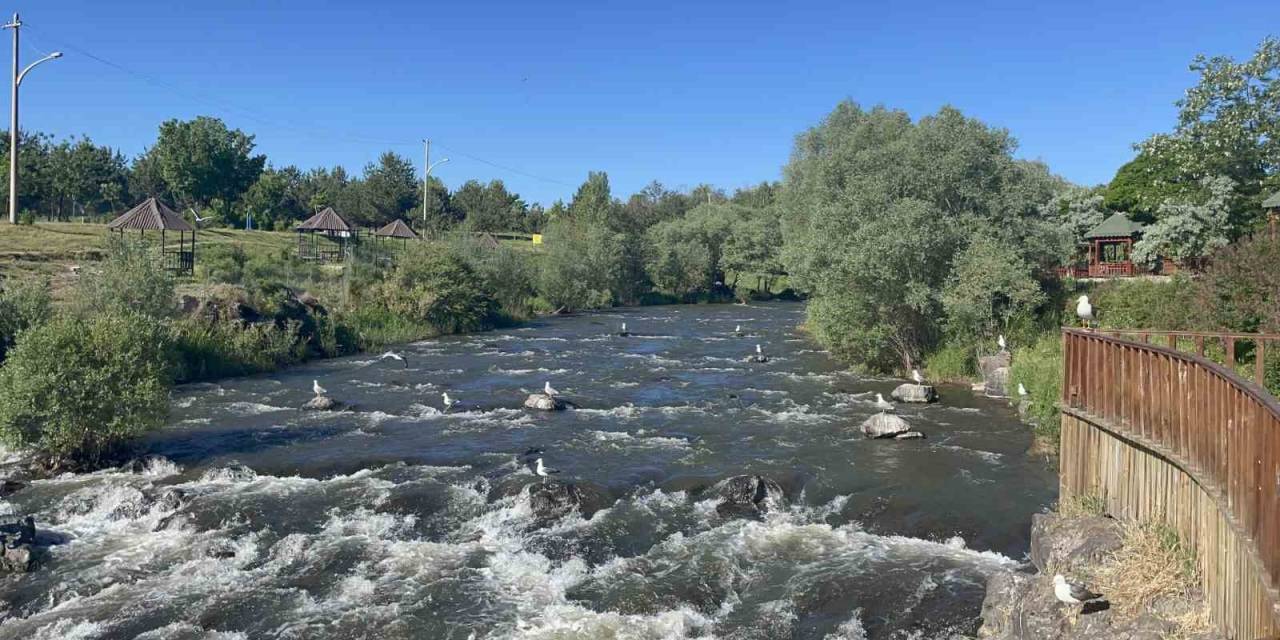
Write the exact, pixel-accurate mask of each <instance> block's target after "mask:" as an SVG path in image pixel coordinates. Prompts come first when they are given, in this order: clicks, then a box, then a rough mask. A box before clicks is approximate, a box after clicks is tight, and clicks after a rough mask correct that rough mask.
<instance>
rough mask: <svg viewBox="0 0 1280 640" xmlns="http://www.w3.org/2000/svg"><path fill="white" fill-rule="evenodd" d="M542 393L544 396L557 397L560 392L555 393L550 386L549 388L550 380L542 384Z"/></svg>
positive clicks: (553, 388)
mask: <svg viewBox="0 0 1280 640" xmlns="http://www.w3.org/2000/svg"><path fill="white" fill-rule="evenodd" d="M542 393H544V394H546V395H549V396H558V395H560V392H559V391H556V389H555V387H552V386H551V381H550V380H548V381H546V382H544V383H542Z"/></svg>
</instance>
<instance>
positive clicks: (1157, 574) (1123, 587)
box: [1094, 524, 1211, 638]
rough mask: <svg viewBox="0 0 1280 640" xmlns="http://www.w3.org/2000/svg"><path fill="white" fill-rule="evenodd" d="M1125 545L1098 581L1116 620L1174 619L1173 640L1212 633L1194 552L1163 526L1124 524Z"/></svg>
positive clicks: (1097, 574)
mask: <svg viewBox="0 0 1280 640" xmlns="http://www.w3.org/2000/svg"><path fill="white" fill-rule="evenodd" d="M1124 527H1125V528H1124V545H1123V546H1122V547H1121V548H1120V549H1119V550H1118V551H1117V552H1116V553H1115V554H1114V555H1113V556H1112V557H1111V558H1109V559H1108V561H1107V562H1106V563H1104V564H1103V565H1102V566H1101V567H1100V568H1099V569H1098V571H1097V572H1096V575H1095V576H1094V578H1095V580H1096V584H1097V586H1098V588H1099V590H1100V591H1101V592H1102V593H1103V594H1105V595H1106V596H1107V599H1108V600H1109V601H1110V602H1111V605H1112V606H1113V607H1115V609H1116V612H1117V615H1118V616H1120V617H1122V618H1126V617H1136V616H1139V615H1141V614H1143V613H1146V612H1148V611H1152V610H1157V612H1158V613H1161V614H1162V617H1164V615H1163V614H1166V613H1167V614H1169V615H1170V617H1171V622H1173V623H1174V624H1175V625H1176V627H1177V634H1176V635H1175V636H1172V637H1174V638H1179V637H1186V636H1189V635H1191V634H1194V633H1197V632H1201V631H1206V630H1209V629H1210V628H1211V625H1210V622H1209V610H1208V603H1206V602H1205V601H1204V599H1203V597H1202V596H1201V595H1199V587H1200V572H1199V568H1198V564H1197V562H1196V558H1195V553H1194V551H1193V550H1191V549H1189V548H1188V547H1187V546H1186V545H1184V544H1182V541H1181V540H1180V539H1179V537H1178V534H1177V532H1176V531H1174V530H1173V529H1172V528H1170V527H1168V526H1166V525H1163V524H1125V525H1124Z"/></svg>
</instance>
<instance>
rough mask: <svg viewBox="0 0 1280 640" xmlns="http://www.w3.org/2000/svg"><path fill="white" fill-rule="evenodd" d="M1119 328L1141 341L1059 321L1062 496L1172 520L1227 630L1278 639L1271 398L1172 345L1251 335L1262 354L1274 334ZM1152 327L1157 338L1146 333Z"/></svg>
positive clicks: (1278, 504) (1140, 517)
mask: <svg viewBox="0 0 1280 640" xmlns="http://www.w3.org/2000/svg"><path fill="white" fill-rule="evenodd" d="M1117 333H1120V334H1125V335H1134V336H1137V337H1138V338H1139V339H1138V340H1130V339H1126V338H1122V337H1118V336H1115V335H1106V334H1105V333H1101V332H1095V331H1088V330H1080V329H1065V330H1064V331H1063V347H1064V350H1063V357H1064V363H1063V368H1064V374H1063V385H1062V459H1061V467H1062V468H1061V489H1062V496H1063V498H1069V497H1072V496H1085V495H1090V496H1097V497H1100V498H1102V499H1103V500H1104V502H1105V504H1106V508H1107V511H1108V513H1110V514H1111V515H1113V516H1115V517H1118V518H1122V519H1127V520H1132V521H1142V522H1152V521H1157V522H1163V523H1165V524H1167V525H1169V526H1171V527H1173V528H1175V529H1176V530H1177V531H1178V533H1179V534H1180V535H1181V537H1182V539H1183V540H1184V541H1186V542H1187V543H1188V544H1189V545H1190V546H1191V547H1192V548H1193V549H1194V550H1195V551H1196V553H1197V557H1198V559H1199V563H1200V569H1201V575H1202V582H1203V587H1204V591H1205V595H1206V597H1207V599H1208V601H1209V604H1210V611H1211V615H1212V617H1213V620H1214V621H1215V622H1216V623H1217V625H1218V626H1219V628H1220V629H1222V631H1223V632H1224V633H1226V634H1227V636H1228V637H1230V638H1242V639H1247V640H1252V639H1255V638H1273V637H1276V636H1277V634H1280V593H1278V592H1277V587H1278V586H1280V585H1278V584H1277V577H1280V402H1277V400H1276V399H1275V398H1274V397H1272V396H1271V395H1269V394H1268V393H1267V392H1266V391H1265V390H1264V389H1263V388H1262V387H1261V386H1259V385H1258V384H1255V383H1253V382H1250V381H1249V380H1246V379H1245V378H1244V377H1242V376H1240V375H1237V374H1236V372H1235V371H1233V370H1230V369H1227V368H1226V367H1223V366H1222V365H1219V364H1217V363H1215V362H1212V361H1211V360H1208V359H1207V358H1205V357H1203V356H1202V355H1196V354H1192V353H1185V352H1182V351H1178V350H1177V349H1176V348H1174V347H1176V346H1178V345H1179V344H1181V342H1180V341H1181V340H1183V339H1186V340H1189V341H1190V342H1191V344H1194V345H1199V350H1200V351H1201V352H1203V345H1204V344H1205V343H1206V341H1208V340H1211V339H1216V340H1220V341H1222V342H1223V344H1224V345H1230V344H1233V343H1235V342H1239V341H1242V340H1250V341H1253V342H1254V343H1255V344H1256V345H1261V346H1255V347H1254V349H1255V352H1258V353H1259V354H1260V355H1262V354H1264V353H1265V345H1266V344H1267V343H1268V342H1269V341H1271V340H1280V336H1256V335H1249V334H1194V333H1186V334H1182V333H1174V334H1171V333H1158V332H1152V331H1121V332H1117ZM1157 335H1163V336H1166V339H1165V343H1166V344H1165V345H1158V344H1152V343H1150V342H1149V340H1150V338H1151V337H1153V336H1157ZM1143 336H1146V339H1142V338H1143ZM1170 345H1173V346H1170ZM1225 348H1226V349H1227V350H1228V351H1230V350H1231V347H1229V346H1226V347H1225ZM1230 361H1234V358H1232V359H1231V360H1230ZM1258 361H1259V362H1262V361H1263V358H1258ZM1258 375H1259V379H1261V375H1260V371H1259V374H1258Z"/></svg>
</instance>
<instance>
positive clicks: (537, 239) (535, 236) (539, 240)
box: [533, 233, 542, 244]
mask: <svg viewBox="0 0 1280 640" xmlns="http://www.w3.org/2000/svg"><path fill="white" fill-rule="evenodd" d="M533 243H534V244H542V234H541V233H535V234H533Z"/></svg>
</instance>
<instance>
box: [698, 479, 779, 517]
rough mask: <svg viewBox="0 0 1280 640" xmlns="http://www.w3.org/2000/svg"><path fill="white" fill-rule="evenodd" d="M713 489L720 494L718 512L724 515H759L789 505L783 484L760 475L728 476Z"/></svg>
mask: <svg viewBox="0 0 1280 640" xmlns="http://www.w3.org/2000/svg"><path fill="white" fill-rule="evenodd" d="M712 490H713V491H714V492H715V493H716V494H717V495H719V496H720V504H718V505H716V513H718V514H720V515H721V516H724V517H734V516H759V515H763V514H765V513H769V512H770V511H777V510H779V509H782V508H784V507H786V505H787V496H786V494H785V493H784V492H783V490H782V485H780V484H778V483H777V482H774V481H773V480H771V479H769V478H766V477H764V476H760V475H744V476H733V477H731V478H726V479H724V480H721V481H720V482H717V483H716V485H715V486H714V487H712Z"/></svg>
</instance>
